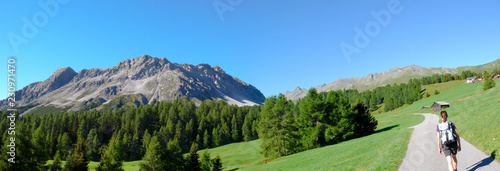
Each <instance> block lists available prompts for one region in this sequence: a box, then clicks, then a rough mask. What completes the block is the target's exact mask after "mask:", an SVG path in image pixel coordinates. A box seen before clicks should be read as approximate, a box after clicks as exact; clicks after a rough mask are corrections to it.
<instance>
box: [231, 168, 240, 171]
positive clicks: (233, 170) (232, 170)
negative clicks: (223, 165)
mask: <svg viewBox="0 0 500 171" xmlns="http://www.w3.org/2000/svg"><path fill="white" fill-rule="evenodd" d="M238 169H240V168H234V169H231V170H229V171H235V170H238Z"/></svg>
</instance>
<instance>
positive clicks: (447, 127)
mask: <svg viewBox="0 0 500 171" xmlns="http://www.w3.org/2000/svg"><path fill="white" fill-rule="evenodd" d="M438 128H439V132H440V133H441V144H444V145H445V146H447V147H451V146H454V145H455V144H456V143H457V136H456V135H455V133H454V132H453V127H452V126H451V122H446V123H441V124H439V125H438Z"/></svg>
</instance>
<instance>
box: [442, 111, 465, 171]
mask: <svg viewBox="0 0 500 171" xmlns="http://www.w3.org/2000/svg"><path fill="white" fill-rule="evenodd" d="M441 119H442V120H443V122H442V123H441V124H439V125H437V128H436V131H437V142H438V148H439V154H442V153H444V156H445V157H446V161H447V162H448V168H449V169H450V171H456V170H457V152H458V151H461V150H462V143H460V136H459V135H458V132H457V127H455V124H453V123H452V122H451V121H448V113H447V112H446V111H444V110H443V111H441ZM457 150H458V151H457Z"/></svg>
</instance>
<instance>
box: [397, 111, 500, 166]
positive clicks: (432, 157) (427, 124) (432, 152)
mask: <svg viewBox="0 0 500 171" xmlns="http://www.w3.org/2000/svg"><path fill="white" fill-rule="evenodd" d="M422 115H423V116H425V120H424V121H423V122H422V123H420V124H418V125H415V126H413V127H411V128H414V130H413V134H412V135H411V139H410V143H409V144H408V149H407V151H406V156H405V158H404V159H403V163H402V164H401V166H400V167H399V170H448V165H447V164H446V159H445V157H444V154H439V151H438V147H437V140H436V125H437V124H438V122H439V117H438V116H437V115H434V114H422ZM457 129H458V133H460V125H457ZM460 141H461V142H462V151H461V152H458V154H457V161H458V170H496V171H498V170H500V164H499V163H498V162H497V161H495V160H494V159H493V158H491V157H490V154H488V155H486V154H484V153H483V152H482V151H481V150H479V149H477V148H476V147H474V146H473V145H472V144H470V143H469V142H467V141H465V140H464V139H463V138H461V139H460ZM498 153H500V152H497V154H498ZM497 156H498V155H497Z"/></svg>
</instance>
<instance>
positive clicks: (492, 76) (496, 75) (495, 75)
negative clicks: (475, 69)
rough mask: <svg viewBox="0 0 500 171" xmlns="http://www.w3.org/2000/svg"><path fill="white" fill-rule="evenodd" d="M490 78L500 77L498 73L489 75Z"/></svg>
mask: <svg viewBox="0 0 500 171" xmlns="http://www.w3.org/2000/svg"><path fill="white" fill-rule="evenodd" d="M491 78H493V79H499V78H500V74H493V75H491Z"/></svg>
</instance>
